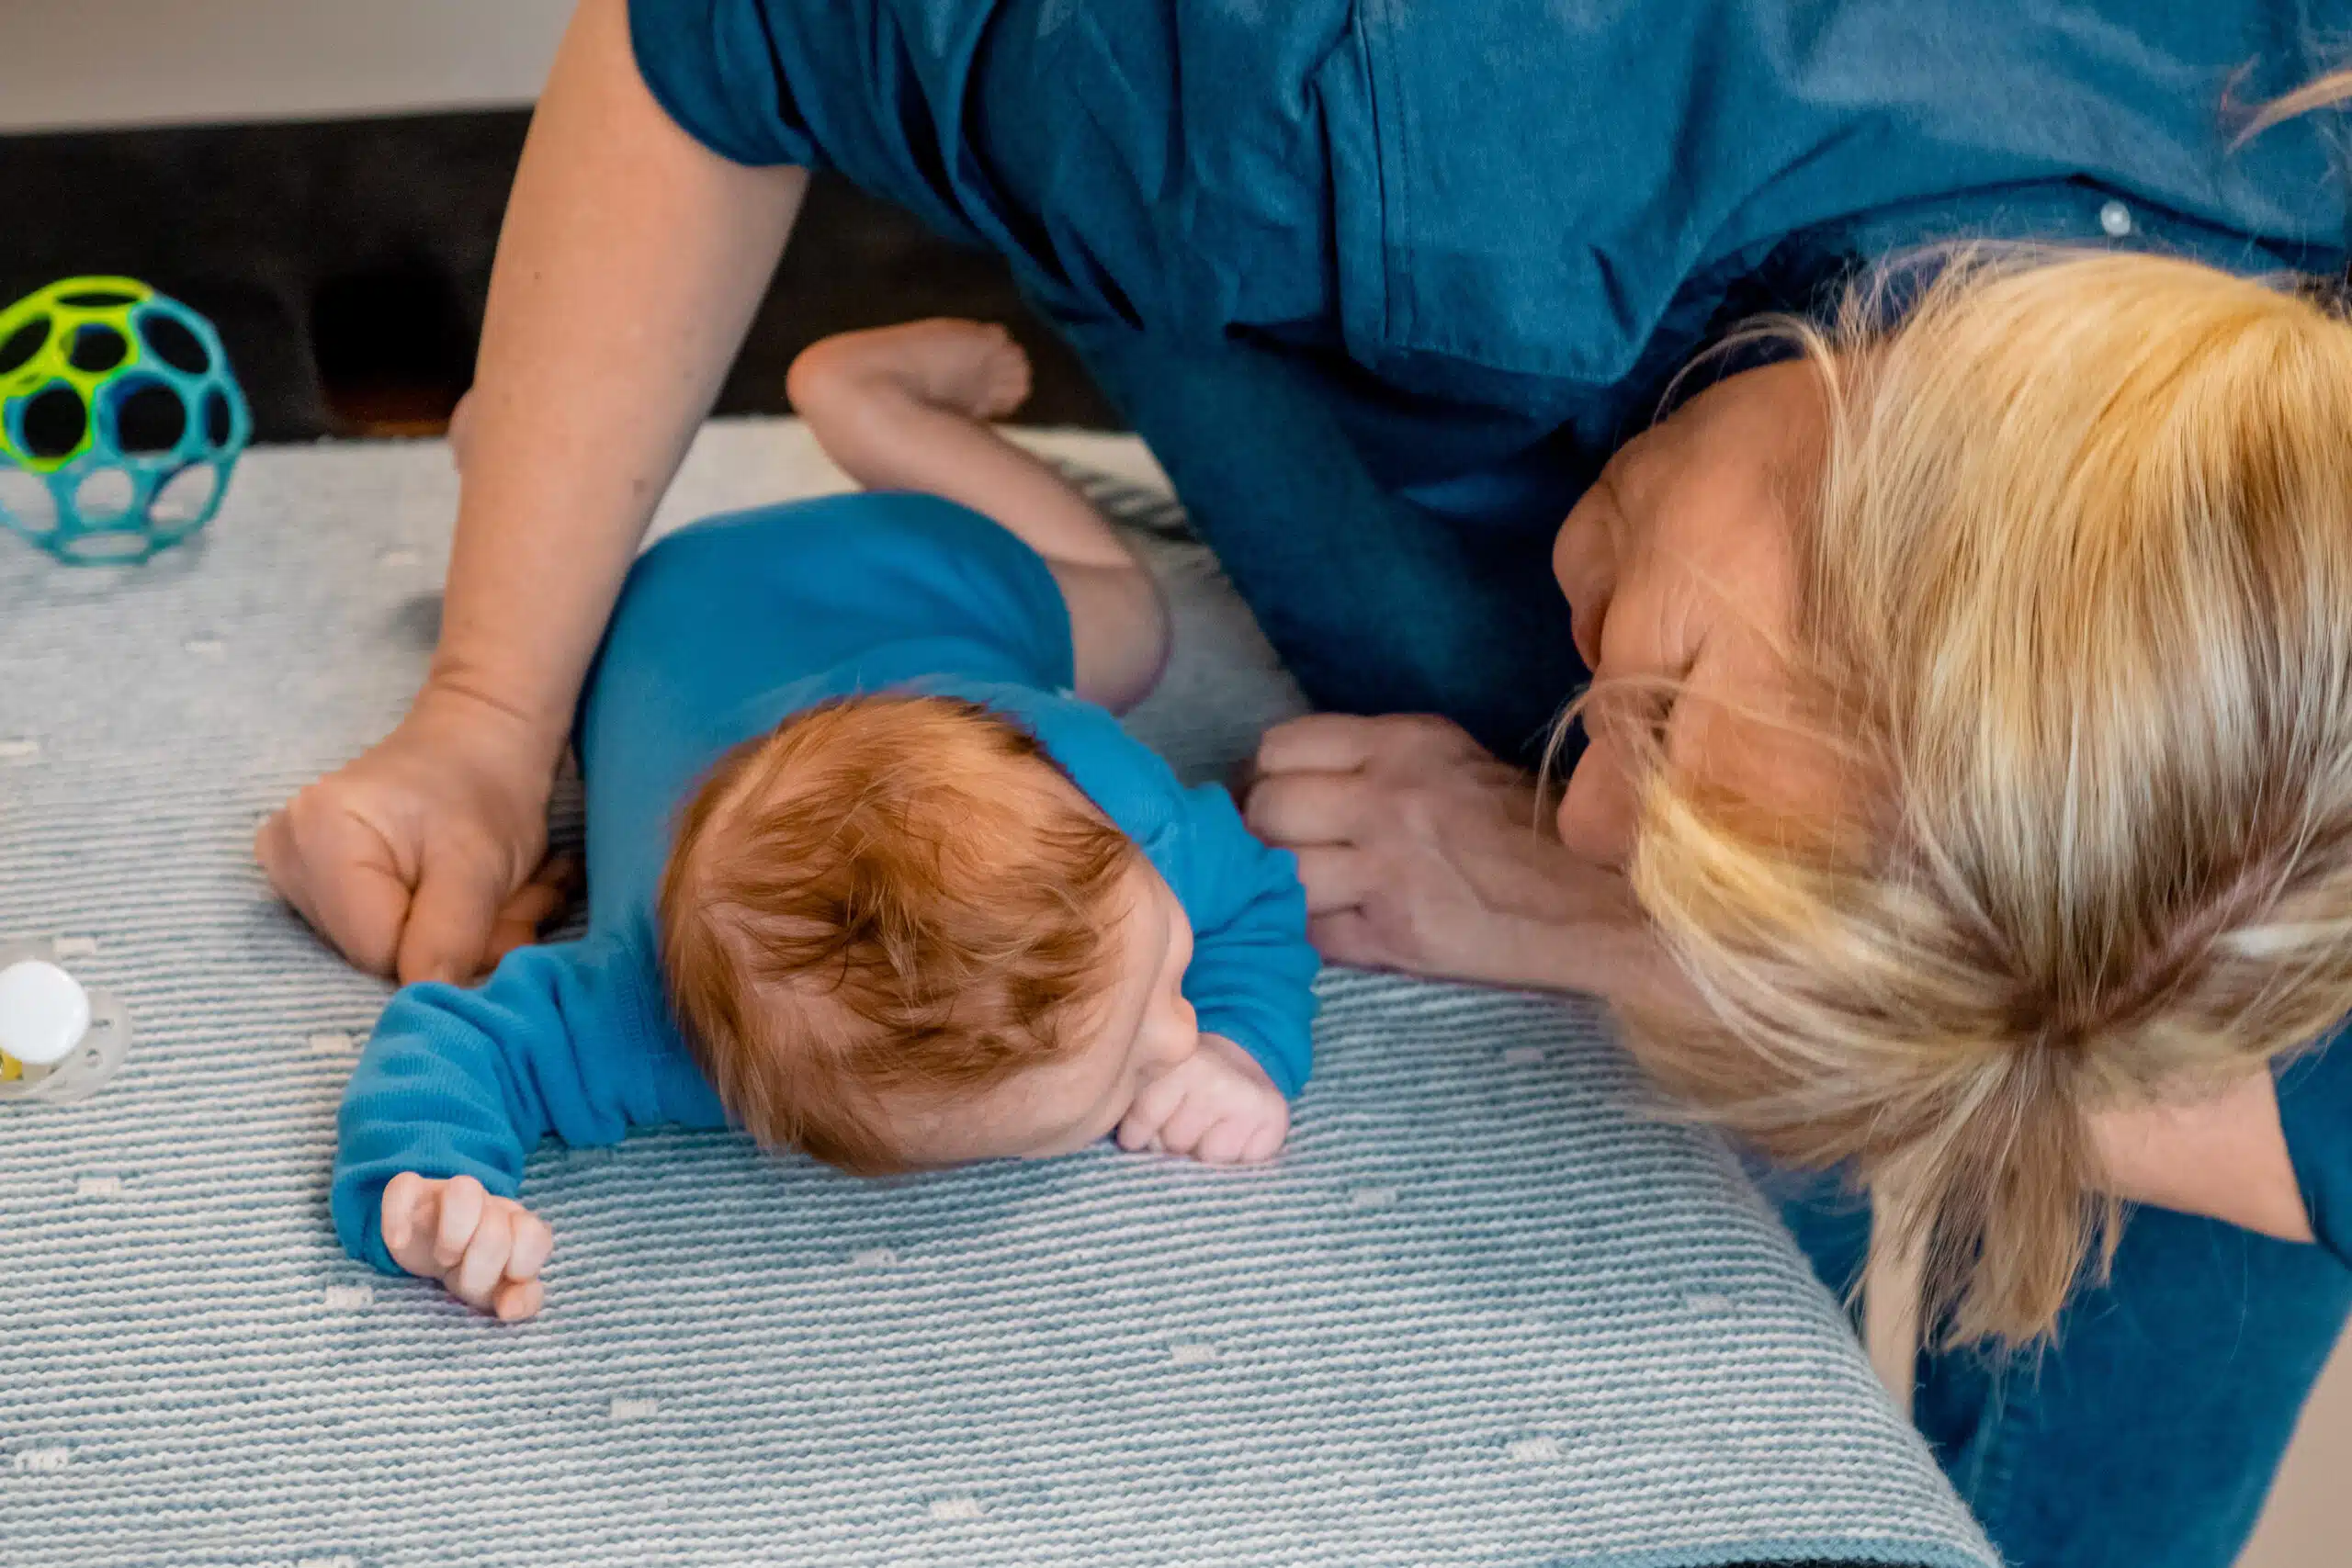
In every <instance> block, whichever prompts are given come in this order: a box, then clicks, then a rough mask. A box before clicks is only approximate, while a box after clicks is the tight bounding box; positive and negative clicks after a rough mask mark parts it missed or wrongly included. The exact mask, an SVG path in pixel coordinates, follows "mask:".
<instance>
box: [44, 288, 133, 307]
mask: <svg viewBox="0 0 2352 1568" xmlns="http://www.w3.org/2000/svg"><path fill="white" fill-rule="evenodd" d="M57 302H58V303H59V304H61V305H71V306H73V307H74V309H76V310H120V309H122V307H123V306H125V305H136V304H138V303H139V296H138V295H136V294H125V293H124V292H123V291H122V290H121V289H119V288H85V289H83V290H82V291H81V292H79V293H77V294H61V295H59V296H58V297H57Z"/></svg>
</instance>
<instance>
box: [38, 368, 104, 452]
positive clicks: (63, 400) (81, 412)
mask: <svg viewBox="0 0 2352 1568" xmlns="http://www.w3.org/2000/svg"><path fill="white" fill-rule="evenodd" d="M89 433H90V411H89V410H88V409H86V408H85V407H83V406H82V394H80V393H79V392H76V391H75V390H74V389H73V388H71V387H69V386H67V385H65V383H64V382H62V381H52V382H51V383H50V384H49V385H48V386H46V387H43V388H42V389H40V391H38V392H35V393H34V394H33V395H32V396H31V398H29V399H28V400H26V403H25V412H24V438H25V450H26V451H28V452H29V453H31V454H32V455H33V456H34V457H42V458H48V457H64V456H65V455H66V454H67V453H69V452H71V451H73V450H74V448H75V447H76V446H80V445H82V438H83V437H84V436H85V435H87V434H89Z"/></svg>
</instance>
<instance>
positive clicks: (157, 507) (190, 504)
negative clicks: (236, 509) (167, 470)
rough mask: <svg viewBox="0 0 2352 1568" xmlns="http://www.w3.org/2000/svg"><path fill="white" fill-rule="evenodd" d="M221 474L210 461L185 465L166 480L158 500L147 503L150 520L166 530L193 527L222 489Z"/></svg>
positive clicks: (156, 498)
mask: <svg viewBox="0 0 2352 1568" xmlns="http://www.w3.org/2000/svg"><path fill="white" fill-rule="evenodd" d="M219 492H220V475H219V474H217V473H215V472H214V471H213V470H212V468H211V467H210V466H209V464H203V463H199V464H198V465H196V466H195V467H194V468H182V469H181V470H180V471H179V472H178V473H176V474H174V475H173V476H172V477H171V478H170V479H165V480H164V488H163V489H161V490H159V491H156V492H155V499H154V500H153V501H152V502H148V503H147V516H148V520H149V521H150V522H152V523H153V525H155V526H156V527H158V528H161V529H163V530H164V531H165V532H166V533H168V532H171V531H172V530H174V529H178V528H187V527H191V526H193V525H195V523H196V521H197V520H198V518H200V517H202V516H203V515H204V513H205V511H206V509H208V508H209V507H210V506H211V504H212V498H213V496H215V495H216V494H218V493H219Z"/></svg>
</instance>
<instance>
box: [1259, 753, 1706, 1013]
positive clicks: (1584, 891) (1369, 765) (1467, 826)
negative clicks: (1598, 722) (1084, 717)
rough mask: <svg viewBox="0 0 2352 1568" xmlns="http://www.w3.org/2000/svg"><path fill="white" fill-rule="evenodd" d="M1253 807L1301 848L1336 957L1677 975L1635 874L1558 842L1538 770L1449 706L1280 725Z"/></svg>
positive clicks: (1310, 897) (1310, 909) (1460, 976)
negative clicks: (1492, 746) (1475, 735)
mask: <svg viewBox="0 0 2352 1568" xmlns="http://www.w3.org/2000/svg"><path fill="white" fill-rule="evenodd" d="M1244 815H1245V817H1246V818H1247V819H1248V821H1249V824H1250V828H1251V829H1252V830H1253V831H1255V832H1256V833H1257V834H1258V835H1259V836H1260V837H1261V838H1263V839H1265V840H1267V841H1268V842H1270V843H1274V844H1279V845H1281V846H1283V847H1284V848H1287V849H1289V850H1291V851H1292V852H1294V853H1295V854H1296V855H1297V856H1298V866H1299V877H1300V880H1301V881H1302V882H1304V883H1305V884H1306V905H1307V916H1308V923H1307V931H1308V935H1309V936H1310V937H1312V938H1313V940H1314V942H1315V945H1316V946H1317V949H1319V950H1320V951H1321V952H1322V953H1323V956H1324V957H1326V958H1328V959H1329V960H1331V961H1332V962H1334V963H1339V964H1362V965H1365V966H1368V967H1372V968H1380V969H1401V970H1406V971H1408V972H1410V973H1413V974H1417V975H1430V976H1442V977H1445V978H1449V979H1457V980H1471V981H1477V982H1481V983H1485V984H1488V985H1500V986H1520V987H1532V988H1535V989H1542V990H1576V991H1589V992H1592V993H1594V994H1596V995H1599V996H1601V997H1604V998H1611V999H1618V998H1626V997H1629V996H1631V995H1633V994H1634V993H1635V992H1636V991H1641V992H1646V991H1648V990H1649V989H1650V988H1651V987H1655V986H1657V985H1659V984H1662V983H1665V982H1666V979H1667V976H1666V973H1665V965H1664V964H1663V962H1662V957H1661V955H1660V954H1659V953H1658V952H1657V947H1656V944H1655V943H1654V942H1652V941H1651V940H1650V938H1649V935H1648V932H1647V931H1646V929H1645V924H1644V922H1643V920H1642V919H1641V914H1640V911H1639V908H1637V906H1636V905H1635V904H1634V899H1633V896H1632V894H1631V892H1630V890H1629V889H1628V888H1627V887H1626V885H1625V882H1624V879H1623V877H1622V876H1620V875H1618V874H1616V873H1615V872H1613V871H1611V870H1610V869H1608V868H1606V867H1604V866H1600V865H1596V864H1594V863H1592V862H1589V861H1587V860H1584V859H1582V858H1581V857H1579V856H1577V855H1576V854H1574V853H1572V852H1569V851H1568V850H1567V849H1566V848H1565V847H1563V846H1562V845H1561V843H1560V841H1559V840H1558V838H1557V837H1556V836H1555V833H1554V832H1553V830H1552V828H1551V824H1550V823H1549V822H1548V821H1546V820H1544V812H1543V811H1542V809H1541V807H1540V805H1539V803H1538V800H1537V797H1536V793H1535V788H1534V785H1533V784H1532V782H1531V781H1530V780H1529V779H1528V777H1527V775H1525V774H1524V773H1520V772H1519V771H1518V770H1517V769H1515V768H1512V767H1510V765H1508V764H1507V763H1504V762H1501V761H1497V760H1496V759H1495V757H1494V756H1492V755H1491V754H1490V753H1488V752H1487V750H1485V749H1484V748H1482V747H1480V746H1479V745H1478V743H1477V742H1476V741H1475V740H1473V739H1470V737H1469V736H1468V735H1467V734H1466V733H1465V732H1464V731H1463V730H1462V729H1461V728H1459V727H1458V726H1456V725H1453V724H1452V723H1450V722H1448V721H1446V720H1444V719H1441V718H1432V717H1427V716H1390V717H1384V718H1351V717H1348V716H1341V715H1337V714H1316V715H1311V716H1307V717H1306V718H1299V719H1294V720H1292V721H1291V722H1289V723H1287V724H1283V725H1278V726H1276V727H1275V728H1272V729H1271V730H1269V731H1267V733H1266V737H1265V739H1264V740H1263V741H1262V742H1261V743H1260V746H1259V749H1258V759H1257V770H1256V776H1255V779H1254V781H1253V782H1252V784H1251V785H1250V790H1249V795H1248V798H1247V801H1246V803H1245V806H1244Z"/></svg>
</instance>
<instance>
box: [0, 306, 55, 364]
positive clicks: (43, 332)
mask: <svg viewBox="0 0 2352 1568" xmlns="http://www.w3.org/2000/svg"><path fill="white" fill-rule="evenodd" d="M49 328H50V321H49V318H48V317H47V316H35V317H34V318H33V319H32V320H31V321H27V322H26V323H25V324H24V325H23V326H21V327H18V328H17V330H16V331H15V332H13V333H9V334H8V341H7V342H6V343H0V376H6V375H7V374H8V373H9V372H11V371H15V370H21V369H23V368H24V367H26V366H28V365H29V364H31V363H32V357H33V355H36V354H39V353H40V351H41V347H42V345H43V344H47V343H48V342H49Z"/></svg>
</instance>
